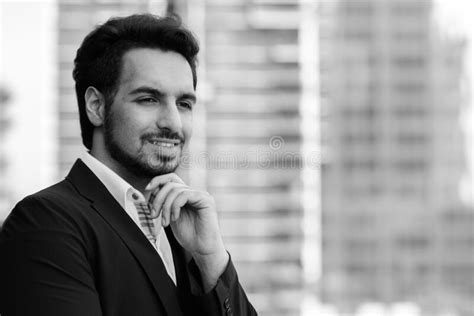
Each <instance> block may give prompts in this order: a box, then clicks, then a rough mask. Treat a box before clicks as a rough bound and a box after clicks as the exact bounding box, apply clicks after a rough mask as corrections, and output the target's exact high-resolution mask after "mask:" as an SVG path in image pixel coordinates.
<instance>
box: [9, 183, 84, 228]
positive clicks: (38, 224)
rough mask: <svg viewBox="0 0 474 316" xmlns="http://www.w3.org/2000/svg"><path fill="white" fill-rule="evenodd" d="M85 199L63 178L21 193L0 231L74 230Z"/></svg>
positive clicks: (80, 215) (79, 219)
mask: <svg viewBox="0 0 474 316" xmlns="http://www.w3.org/2000/svg"><path fill="white" fill-rule="evenodd" d="M86 205H88V201H87V200H86V199H85V198H84V197H82V196H81V195H79V194H78V193H77V192H76V190H75V188H74V186H73V185H72V184H71V183H70V182H69V181H68V180H63V181H61V182H59V183H57V184H55V185H53V186H50V187H48V188H46V189H44V190H41V191H39V192H37V193H34V194H32V195H29V196H27V197H25V198H24V199H23V200H21V201H20V202H18V203H17V204H16V206H15V207H14V208H13V210H12V211H11V213H10V215H9V216H8V217H7V219H6V220H5V222H4V224H3V227H2V233H3V234H13V233H15V232H25V231H31V230H58V229H60V230H62V229H67V230H68V231H71V230H74V226H77V224H78V223H79V222H80V221H81V217H83V214H82V213H83V212H81V210H83V209H84V206H86Z"/></svg>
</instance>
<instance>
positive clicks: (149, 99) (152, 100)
mask: <svg viewBox="0 0 474 316" xmlns="http://www.w3.org/2000/svg"><path fill="white" fill-rule="evenodd" d="M137 102H138V103H155V102H157V101H156V99H155V98H152V97H143V98H140V99H138V100H137Z"/></svg>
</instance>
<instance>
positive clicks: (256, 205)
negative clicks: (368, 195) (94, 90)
mask: <svg viewBox="0 0 474 316" xmlns="http://www.w3.org/2000/svg"><path fill="white" fill-rule="evenodd" d="M205 4H206V6H205V27H204V29H205V35H204V45H203V47H204V50H205V51H204V56H203V57H201V58H204V60H205V65H206V66H205V67H206V69H205V72H206V76H205V77H206V80H207V81H208V84H209V86H210V87H209V90H211V92H210V94H209V100H208V102H207V104H206V110H207V117H206V126H207V129H206V151H207V152H208V153H209V155H210V157H211V161H210V164H209V166H208V171H207V186H208V189H209V191H210V192H211V194H212V195H213V196H214V197H215V198H216V202H217V204H218V205H219V208H220V211H221V227H222V231H223V234H224V235H225V236H224V237H225V241H226V245H227V247H228V248H229V250H230V251H231V253H232V255H233V257H234V259H235V260H236V262H237V264H238V268H239V275H240V278H241V279H242V280H243V281H242V282H243V284H244V286H245V288H246V289H247V290H248V292H249V293H250V294H251V298H252V300H253V302H254V304H255V305H256V307H257V308H258V310H259V315H272V316H273V315H298V314H299V312H300V305H301V301H302V288H303V284H304V280H303V278H304V276H303V269H302V244H303V239H304V235H303V232H302V218H303V205H302V194H301V192H302V184H301V164H302V161H301V156H300V155H299V153H300V152H301V145H302V135H301V130H300V127H301V116H300V109H299V102H300V92H301V86H300V68H299V67H300V64H299V49H300V47H299V22H300V20H299V18H300V11H299V1H297V0H290V1H257V0H252V1H248V0H233V1H218V0H207V1H205ZM314 106H316V104H315V105H314ZM315 123H316V122H315ZM272 140H273V142H272Z"/></svg>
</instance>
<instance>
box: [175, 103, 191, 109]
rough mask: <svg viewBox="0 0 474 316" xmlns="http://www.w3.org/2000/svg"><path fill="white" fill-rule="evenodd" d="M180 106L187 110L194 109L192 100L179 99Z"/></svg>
mask: <svg viewBox="0 0 474 316" xmlns="http://www.w3.org/2000/svg"><path fill="white" fill-rule="evenodd" d="M178 106H179V107H182V108H185V109H187V110H192V109H193V103H192V102H190V101H179V102H178Z"/></svg>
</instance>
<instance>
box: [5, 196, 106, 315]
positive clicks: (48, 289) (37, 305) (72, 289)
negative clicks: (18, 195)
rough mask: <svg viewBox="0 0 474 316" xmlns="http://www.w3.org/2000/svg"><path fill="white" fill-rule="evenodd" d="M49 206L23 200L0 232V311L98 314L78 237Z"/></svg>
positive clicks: (89, 270) (29, 313) (92, 282)
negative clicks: (54, 214)
mask: <svg viewBox="0 0 474 316" xmlns="http://www.w3.org/2000/svg"><path fill="white" fill-rule="evenodd" d="M47 204H48V203H47V202H46V201H41V200H39V199H35V198H27V199H25V200H23V201H22V202H20V203H19V204H18V205H17V206H16V207H15V209H14V210H13V211H12V213H11V215H10V216H9V217H8V218H7V220H6V221H5V224H4V226H3V228H2V231H1V232H0V314H1V315H2V316H10V315H25V316H28V315H40V316H41V315H45V316H46V315H53V316H54V315H71V316H76V315H77V316H82V315H91V316H99V315H102V312H101V308H100V303H99V298H98V295H97V292H96V290H95V286H94V281H93V277H92V272H91V268H90V265H89V262H88V260H87V256H86V252H85V250H84V245H83V243H82V241H81V238H80V235H79V234H78V233H76V232H77V230H76V232H75V230H74V229H73V228H72V227H71V223H70V222H68V220H67V219H66V218H58V217H57V216H53V214H51V213H54V211H53V209H54V208H50V207H48V205H47Z"/></svg>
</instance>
